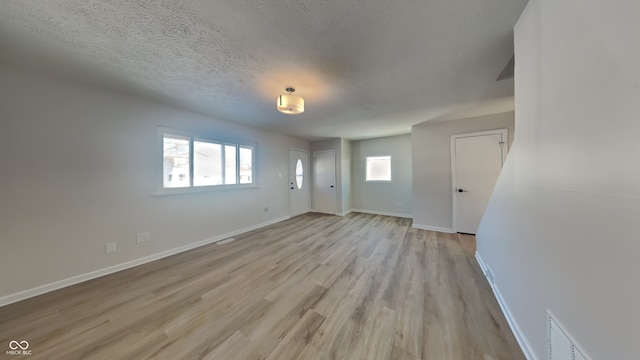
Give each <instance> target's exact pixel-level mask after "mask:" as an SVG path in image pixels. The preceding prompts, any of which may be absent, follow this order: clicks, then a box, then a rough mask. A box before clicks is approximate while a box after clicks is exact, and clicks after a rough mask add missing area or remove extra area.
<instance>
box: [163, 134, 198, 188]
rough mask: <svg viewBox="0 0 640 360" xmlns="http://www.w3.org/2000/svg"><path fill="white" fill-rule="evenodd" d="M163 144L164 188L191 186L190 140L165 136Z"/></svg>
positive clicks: (175, 136) (183, 137)
mask: <svg viewBox="0 0 640 360" xmlns="http://www.w3.org/2000/svg"><path fill="white" fill-rule="evenodd" d="M162 142H163V144H162V150H163V161H162V163H163V165H162V179H163V181H162V186H163V187H165V188H179V187H189V186H191V181H190V178H189V166H190V165H189V138H188V137H185V136H177V135H169V134H165V135H164V136H163V139H162Z"/></svg>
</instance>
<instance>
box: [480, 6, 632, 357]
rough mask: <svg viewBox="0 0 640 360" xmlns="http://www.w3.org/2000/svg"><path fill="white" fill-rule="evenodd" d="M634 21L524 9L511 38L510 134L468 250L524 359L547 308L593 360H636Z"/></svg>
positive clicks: (611, 14)
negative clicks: (515, 333)
mask: <svg viewBox="0 0 640 360" xmlns="http://www.w3.org/2000/svg"><path fill="white" fill-rule="evenodd" d="M614 3H615V5H614ZM637 14H640V3H638V2H637V1H627V2H602V1H596V0H582V1H573V0H531V1H529V4H528V6H527V9H526V10H525V12H524V13H523V15H522V17H521V19H520V20H519V22H518V24H517V26H516V29H515V45H516V46H515V49H516V54H515V57H516V73H515V79H516V80H515V84H516V85H515V86H516V88H515V90H516V128H517V130H518V132H517V134H516V139H515V142H514V145H513V147H512V149H511V153H510V155H509V157H508V159H507V163H506V164H505V167H504V169H503V172H502V174H501V177H500V179H499V181H498V184H497V187H496V190H495V192H494V195H493V197H492V199H491V202H490V204H489V207H488V209H487V212H486V213H485V216H484V218H483V221H482V224H481V225H480V229H479V231H478V236H477V246H478V252H479V254H480V256H481V257H482V259H483V260H484V262H485V263H487V264H488V266H489V267H490V268H491V269H492V270H493V272H494V273H495V284H496V287H497V289H498V292H499V294H500V295H501V297H502V299H503V300H504V302H505V304H506V305H507V307H508V309H509V310H510V313H511V315H512V319H513V320H514V321H515V324H516V326H517V328H518V329H519V332H520V335H522V337H523V338H524V340H525V343H526V344H525V347H527V348H528V350H529V351H530V353H531V354H532V358H533V357H535V358H537V359H546V358H547V355H546V354H547V343H546V334H547V332H546V311H547V309H549V310H551V311H552V312H553V313H554V314H555V315H556V317H557V318H558V319H559V320H560V322H561V323H562V324H563V325H564V326H565V328H566V329H567V330H568V331H569V332H570V334H571V335H572V336H573V337H574V338H575V340H576V341H577V342H578V343H579V344H580V345H581V346H582V347H583V348H584V349H585V350H586V352H587V353H589V355H590V356H591V357H592V358H593V359H638V358H640V348H638V335H639V334H640V311H639V310H638V305H639V304H640V287H639V286H638V275H639V274H640V261H638V254H640V241H638V237H637V232H638V231H637V230H638V229H637V228H638V220H639V219H640V166H638V155H639V154H640V141H638V135H639V134H640V71H639V69H640V61H638V60H640V47H638V45H637V44H638V35H639V34H640V22H638V21H637Z"/></svg>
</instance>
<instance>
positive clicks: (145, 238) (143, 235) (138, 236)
mask: <svg viewBox="0 0 640 360" xmlns="http://www.w3.org/2000/svg"><path fill="white" fill-rule="evenodd" d="M149 240H151V234H149V233H148V232H145V233H139V234H136V242H137V243H138V244H139V243H141V242H145V241H149Z"/></svg>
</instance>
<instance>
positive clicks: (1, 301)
mask: <svg viewBox="0 0 640 360" xmlns="http://www.w3.org/2000/svg"><path fill="white" fill-rule="evenodd" d="M287 219H289V216H283V217H280V218H277V219H273V220H269V221H266V222H263V223H260V224H257V225H252V226H249V227H246V228H244V229H239V230H236V231H232V232H229V233H226V234H222V235H218V236H214V237H212V238H209V239H205V240H201V241H198V242H195V243H191V244H187V245H183V246H180V247H177V248H174V249H169V250H165V251H161V252H159V253H156V254H153V255H149V256H145V257H142V258H138V259H135V260H131V261H127V262H124V263H121V264H117V265H113V266H109V267H106V268H102V269H98V270H95V271H91V272H88V273H85V274H80V275H76V276H72V277H70V278H66V279H63V280H59V281H55V282H52V283H49V284H45V285H40V286H37V287H34V288H31V289H27V290H23V291H20V292H17V293H14V294H9V295H5V296H2V297H0V306H5V305H9V304H11V303H14V302H17V301H21V300H25V299H28V298H31V297H34V296H38V295H42V294H44V293H48V292H51V291H54V290H58V289H62V288H65V287H67V286H71V285H75V284H78V283H81V282H84V281H87V280H91V279H95V278H98V277H101V276H105V275H109V274H113V273H115V272H118V271H122V270H125V269H129V268H132V267H135V266H138V265H142V264H146V263H148V262H152V261H155V260H159V259H162V258H165V257H167V256H171V255H175V254H179V253H181V252H185V251H188V250H191V249H195V248H198V247H200V246H204V245H208V244H211V243H214V242H218V241H220V240H223V239H226V238H229V237H232V236H236V235H239V234H242V233H245V232H247V231H251V230H256V229H259V228H261V227H265V226H268V225H272V224H275V223H279V222H281V221H284V220H287Z"/></svg>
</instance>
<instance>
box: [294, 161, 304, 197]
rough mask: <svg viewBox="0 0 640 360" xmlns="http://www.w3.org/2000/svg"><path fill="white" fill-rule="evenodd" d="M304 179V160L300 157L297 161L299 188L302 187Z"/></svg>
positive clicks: (297, 183)
mask: <svg viewBox="0 0 640 360" xmlns="http://www.w3.org/2000/svg"><path fill="white" fill-rule="evenodd" d="M303 180H304V169H303V168H302V160H300V159H298V162H297V163H296V186H297V187H298V190H300V189H302V181H303Z"/></svg>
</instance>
